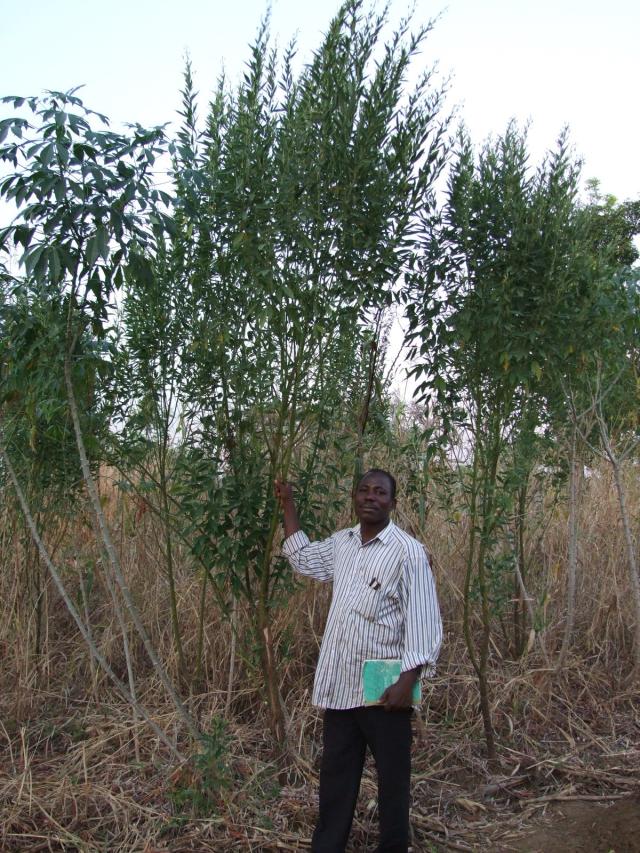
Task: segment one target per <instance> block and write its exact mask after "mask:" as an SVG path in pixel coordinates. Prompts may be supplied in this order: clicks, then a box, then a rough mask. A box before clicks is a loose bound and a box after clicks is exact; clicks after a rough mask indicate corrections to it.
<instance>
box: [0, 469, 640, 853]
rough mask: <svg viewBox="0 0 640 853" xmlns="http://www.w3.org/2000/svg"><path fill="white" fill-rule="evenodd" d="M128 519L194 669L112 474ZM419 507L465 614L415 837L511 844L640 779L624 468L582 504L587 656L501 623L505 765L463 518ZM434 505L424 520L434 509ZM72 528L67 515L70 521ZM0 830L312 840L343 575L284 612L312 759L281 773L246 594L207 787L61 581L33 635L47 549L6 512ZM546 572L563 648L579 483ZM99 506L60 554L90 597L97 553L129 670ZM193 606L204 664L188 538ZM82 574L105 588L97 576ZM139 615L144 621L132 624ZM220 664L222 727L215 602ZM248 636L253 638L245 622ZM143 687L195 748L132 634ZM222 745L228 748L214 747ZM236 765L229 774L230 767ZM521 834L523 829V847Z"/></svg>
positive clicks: (247, 847)
mask: <svg viewBox="0 0 640 853" xmlns="http://www.w3.org/2000/svg"><path fill="white" fill-rule="evenodd" d="M629 488H630V492H631V493H632V497H631V501H630V503H631V505H632V506H634V507H638V506H640V495H639V494H638V484H637V481H636V480H635V479H634V478H633V476H631V475H630V478H629ZM110 512H111V523H112V527H113V530H114V532H115V534H116V541H117V542H118V544H119V548H120V552H121V555H122V559H123V565H124V567H125V570H126V574H127V577H128V581H129V583H130V585H131V588H132V590H133V592H134V594H135V596H136V598H137V600H138V601H139V603H140V604H141V605H142V607H143V612H144V615H145V621H146V624H147V625H148V627H149V630H150V633H151V636H152V639H153V642H154V644H155V646H156V648H157V649H158V651H159V653H160V654H161V656H162V659H163V660H164V662H165V664H166V665H167V667H168V669H169V671H170V673H171V674H172V676H173V677H174V678H175V677H176V676H177V661H176V655H175V651H174V648H173V644H172V638H171V633H170V624H169V618H168V605H167V594H166V581H165V579H164V577H163V576H162V573H161V571H160V568H159V567H160V566H161V565H162V555H161V552H160V547H159V544H158V543H159V541H160V537H159V533H158V530H157V529H156V527H155V522H154V520H153V518H152V517H151V516H150V514H146V515H144V516H143V517H142V518H141V519H139V520H138V523H137V524H136V523H135V512H134V509H132V508H129V507H127V506H126V505H124V504H122V503H121V502H120V498H118V499H117V500H116V497H115V495H114V494H113V493H112V494H111V502H110ZM401 523H403V524H405V525H406V526H407V527H410V528H412V529H414V530H415V532H416V533H418V534H419V535H421V536H423V537H424V538H425V539H426V540H427V541H428V544H429V548H430V550H431V552H432V553H433V556H434V568H435V571H436V575H437V581H438V586H439V590H440V594H441V599H442V605H443V612H444V615H445V622H446V643H445V647H444V650H443V655H442V658H441V664H440V667H439V672H438V677H437V678H436V679H434V681H433V684H432V689H431V691H430V695H429V700H428V703H426V704H425V708H424V709H423V712H422V716H421V723H418V724H417V725H416V737H415V754H414V776H413V779H414V784H413V791H414V804H413V811H412V823H413V827H414V832H415V844H414V849H415V850H424V851H429V850H480V849H491V850H499V849H503V848H502V847H501V845H507V844H508V842H509V840H510V839H513V838H514V837H515V836H516V835H517V834H518V833H519V832H520V830H521V828H522V827H523V826H525V825H527V824H528V822H530V821H531V819H532V818H533V817H535V816H536V815H539V814H541V813H544V812H545V810H546V809H547V808H548V806H549V804H550V803H552V802H554V801H558V800H559V801H566V800H567V799H571V798H595V799H604V798H607V799H611V798H612V797H616V796H627V795H629V794H631V793H633V792H634V791H635V792H637V791H638V788H639V785H640V775H639V773H638V767H639V766H640V762H639V758H640V700H639V699H638V695H637V693H636V692H634V691H633V690H631V689H629V688H626V687H625V686H624V685H625V676H626V674H627V672H628V670H629V668H630V666H631V660H632V658H631V638H632V630H631V629H632V625H631V609H630V607H629V604H628V600H629V586H628V573H627V568H626V563H625V555H624V548H623V542H622V533H621V530H620V528H619V525H618V523H617V510H616V506H615V496H614V494H613V489H612V488H611V483H610V479H609V476H608V473H607V472H606V471H603V472H597V473H596V474H595V475H594V476H593V477H591V478H590V479H589V481H588V482H587V484H586V493H585V501H584V503H583V509H582V517H581V540H580V542H581V544H580V577H579V590H578V620H577V630H576V641H575V644H574V649H573V655H574V656H573V659H572V660H571V662H570V666H569V667H567V669H566V672H565V675H564V676H563V677H562V678H558V677H557V676H555V674H554V673H553V672H552V671H550V670H549V669H548V668H547V667H546V665H545V663H544V660H543V659H542V657H541V655H540V650H539V647H538V646H535V647H534V649H533V650H532V651H531V653H530V654H529V655H528V656H526V657H525V658H524V659H521V660H516V661H514V660H510V659H509V658H508V656H507V654H506V652H505V650H504V648H503V647H502V644H501V643H500V641H499V639H498V636H497V637H496V645H495V648H494V659H493V661H492V669H491V689H492V697H493V709H494V715H495V723H496V728H497V732H498V738H499V754H500V766H499V768H498V769H497V770H496V769H491V770H490V769H489V768H488V766H487V763H486V761H485V757H484V748H483V736H482V727H481V723H480V719H479V715H478V712H477V697H476V690H475V679H474V676H473V671H472V669H471V667H470V665H469V661H468V657H467V654H466V651H465V650H464V648H463V645H462V642H461V639H460V628H459V620H460V593H459V590H460V588H461V585H462V571H463V565H464V545H465V529H464V525H463V524H462V523H458V524H452V523H450V522H449V521H447V519H446V518H445V517H444V515H443V514H439V511H438V510H437V506H436V504H435V502H434V506H433V508H432V510H431V512H430V513H429V515H428V517H427V524H426V525H423V526H421V525H420V523H419V520H418V519H417V517H416V516H415V515H414V514H412V512H411V511H410V509H408V508H405V511H404V516H403V517H401ZM423 527H424V529H423ZM52 535H54V534H52ZM0 548H1V549H2V550H1V552H0V559H1V560H2V573H1V575H0V587H1V588H0V593H1V594H2V600H3V602H4V608H3V619H2V622H1V624H0V655H1V663H0V720H1V725H0V849H2V850H7V851H23V850H33V851H35V850H50V851H76V850H77V851H87V853H88V851H101V853H102V851H105V853H106V851H146V853H154V851H155V853H160V851H172V853H177V851H187V850H191V851H216V853H226V851H232V850H237V851H271V850H273V851H275V850H299V849H308V840H309V838H310V835H311V830H312V826H313V820H314V816H315V808H316V793H315V792H316V788H317V766H318V753H319V732H320V717H319V713H318V712H317V711H316V710H315V709H313V708H312V707H311V706H310V703H309V695H310V688H311V683H312V676H313V663H314V660H315V657H316V655H317V649H318V643H319V638H320V634H321V630H322V624H323V620H324V616H325V614H326V609H327V604H328V598H327V591H326V590H325V589H323V588H318V587H315V586H313V585H305V586H304V587H300V588H298V589H297V590H296V591H295V592H294V593H293V594H292V597H291V599H290V600H289V601H288V602H287V607H286V608H284V607H283V608H281V609H280V611H279V612H278V614H277V616H276V623H275V626H274V629H275V633H276V635H277V636H278V637H279V640H280V654H281V659H282V692H283V696H284V697H285V702H286V707H287V710H288V712H289V714H290V718H291V725H290V742H291V746H292V753H293V755H294V756H295V761H294V762H293V764H292V766H291V767H290V769H289V773H288V777H287V778H283V776H282V774H281V773H279V772H278V768H277V767H276V766H275V764H274V762H273V749H272V743H271V739H270V736H269V733H268V726H267V720H266V708H265V704H264V701H263V699H262V694H261V692H260V689H259V671H258V668H257V663H256V660H255V655H253V654H252V650H251V647H252V644H251V641H250V631H249V625H248V622H247V617H246V614H245V613H244V612H243V611H242V609H240V610H239V612H238V617H237V618H238V624H239V634H240V639H241V642H240V647H241V650H242V655H241V657H240V659H239V661H238V662H237V665H236V670H235V674H234V679H233V682H232V684H231V697H230V698H231V705H230V711H229V714H228V715H227V719H226V725H227V728H226V736H225V737H226V740H225V737H222V736H221V737H220V738H219V739H218V741H217V744H218V746H219V750H220V751H219V754H218V755H214V756H213V758H211V756H210V758H211V761H210V765H209V768H208V772H209V779H210V780H211V779H213V780H214V782H215V780H217V783H220V784H217V783H216V784H212V785H210V786H209V789H208V790H207V791H205V792H204V793H200V794H198V793H197V791H198V781H199V775H198V774H201V773H203V772H207V771H206V770H205V771H203V769H202V765H200V766H198V765H194V764H193V763H188V764H184V765H179V764H176V761H175V759H174V758H172V757H171V755H170V754H169V753H168V750H167V748H166V747H165V746H164V745H163V744H162V743H160V742H159V740H158V739H157V737H156V736H154V734H153V732H151V731H150V729H149V727H148V726H146V725H145V724H143V723H141V722H140V721H139V720H137V719H136V717H135V715H134V714H133V712H132V710H131V708H129V707H128V706H127V705H126V704H125V703H123V702H122V701H121V700H120V699H119V698H118V697H117V695H116V694H115V693H114V691H113V690H112V688H111V686H110V685H109V684H108V683H107V682H106V680H105V678H104V676H103V675H102V674H101V673H100V672H99V671H98V670H96V669H95V668H94V667H93V666H92V665H91V664H90V662H89V659H88V655H87V653H86V650H85V648H84V646H83V644H82V643H81V641H80V639H79V637H78V635H77V631H76V629H75V626H74V625H73V623H72V622H71V620H70V618H69V616H68V614H67V613H66V611H65V610H64V608H63V607H62V606H61V603H60V601H59V599H58V597H57V594H56V593H55V591H54V589H53V588H52V586H51V585H50V584H49V583H46V584H45V586H44V589H43V591H42V593H43V598H42V602H43V608H44V613H45V618H44V619H43V623H42V629H43V630H42V633H41V641H40V650H39V653H37V654H36V652H35V651H34V638H35V635H36V631H35V615H34V599H33V594H32V592H29V590H28V588H27V586H26V583H25V577H26V571H27V569H28V556H27V551H26V550H25V545H24V542H23V540H22V538H21V537H20V536H19V535H18V532H17V529H16V527H15V525H14V524H13V522H11V521H10V519H9V518H8V516H7V517H5V519H4V523H3V525H2V538H1V539H0ZM529 557H530V566H531V578H532V579H535V585H536V589H535V590H534V591H535V592H536V593H537V594H540V595H541V592H542V590H546V592H547V596H546V599H545V600H544V601H542V599H541V605H540V607H541V611H540V612H541V614H542V615H543V616H544V620H545V621H544V624H545V633H544V637H545V642H546V644H547V649H548V650H549V652H550V654H551V658H552V660H553V659H554V657H555V655H556V654H557V649H558V647H559V643H560V641H561V630H562V625H563V595H564V582H565V577H564V566H565V563H566V513H565V511H564V509H563V507H562V505H561V504H560V505H559V506H558V508H557V509H556V510H555V512H554V514H553V516H552V517H551V518H550V519H549V522H548V524H547V525H546V526H545V528H544V535H543V536H542V537H541V538H539V539H538V540H537V541H536V542H535V543H534V545H533V546H532V550H531V553H530V554H529ZM99 559H100V557H99V554H98V553H97V552H96V549H95V543H94V540H93V537H92V534H91V530H90V527H89V526H88V524H87V523H86V522H84V521H83V520H82V519H78V520H77V523H75V524H74V525H73V526H72V527H71V528H70V533H69V535H68V537H67V538H66V540H65V542H64V543H63V545H61V546H60V549H59V551H58V554H57V562H58V564H59V565H60V566H62V567H63V568H64V573H65V577H66V580H67V582H68V584H69V587H70V589H71V590H72V591H73V594H74V596H75V598H76V601H79V602H81V601H82V581H83V578H84V581H85V583H86V579H87V577H88V573H89V570H90V569H91V567H92V566H93V567H95V581H94V583H93V588H92V589H91V590H90V591H89V594H88V596H87V601H86V612H87V613H88V614H89V615H90V620H91V624H92V626H93V630H94V636H95V638H96V641H97V642H98V644H99V646H100V649H101V651H102V652H103V653H104V654H105V655H106V656H107V658H108V659H109V661H110V663H111V665H112V666H113V667H114V669H115V670H116V672H117V673H118V674H119V675H120V676H122V677H126V671H125V661H124V657H123V653H122V640H121V636H120V633H119V629H118V626H117V624H116V623H115V620H114V619H113V617H112V615H111V611H110V607H109V598H108V593H107V591H106V590H105V588H104V587H103V584H102V582H101V580H100V578H101V574H100V564H99ZM178 564H179V569H180V571H179V578H178V594H179V612H180V618H181V626H182V632H183V639H184V645H185V653H186V656H187V659H188V661H189V663H190V665H193V664H194V658H195V649H196V627H195V626H196V625H197V614H198V602H199V594H200V587H199V583H198V579H197V577H196V576H195V575H194V574H193V572H192V570H191V569H190V567H189V561H188V558H187V555H186V553H183V554H180V553H178ZM85 593H87V589H86V588H85ZM132 636H133V635H132ZM205 636H206V647H205V667H204V669H203V673H202V678H201V682H200V683H199V684H198V685H197V689H195V690H194V691H193V692H192V694H191V695H189V696H187V697H186V698H187V704H188V706H189V709H190V711H191V713H192V714H193V716H194V717H195V718H196V719H197V720H198V722H199V725H200V726H201V728H202V729H203V730H204V731H216V726H217V722H216V721H217V720H219V719H220V718H221V717H222V716H223V715H224V709H225V704H226V701H227V691H228V687H229V684H228V678H229V663H230V647H231V628H230V625H229V623H228V620H226V619H225V618H224V617H223V616H222V615H221V614H220V612H219V611H218V610H217V608H216V607H215V605H214V603H213V601H212V600H211V601H209V602H208V607H207V625H206V635H205ZM243 640H244V642H242V641H243ZM132 648H133V654H134V660H135V670H136V677H137V689H138V694H139V698H140V700H141V702H142V703H143V705H144V706H145V707H146V708H147V709H148V710H149V711H150V712H151V713H152V715H153V718H154V720H155V721H156V723H157V724H158V725H159V726H160V727H161V728H162V729H163V731H165V732H166V733H167V734H168V735H169V737H170V738H171V739H172V740H173V741H174V742H175V743H176V744H177V745H178V746H179V747H180V749H181V751H183V752H184V753H186V754H191V755H193V753H194V745H193V744H192V743H190V742H189V740H188V737H187V736H186V734H185V732H184V730H183V727H182V726H181V724H180V722H179V720H178V719H177V717H176V714H175V712H174V710H173V708H172V706H171V705H170V704H169V703H168V701H167V699H166V697H165V696H164V694H163V692H162V690H161V688H160V686H159V684H158V682H157V679H156V678H155V676H154V674H153V672H152V670H151V668H150V666H149V664H148V661H147V660H146V658H145V656H144V653H143V651H142V649H141V648H140V647H139V644H137V643H133V646H132ZM214 752H215V750H214ZM222 782H224V784H222ZM375 790H376V788H375V774H374V772H373V769H372V767H371V766H369V765H368V766H367V769H366V773H365V778H364V780H363V786H362V791H361V797H360V801H359V808H358V812H357V814H356V819H355V823H354V831H353V839H352V843H351V850H353V851H366V850H369V849H372V848H373V846H374V839H375V833H376V807H375ZM505 849H506V847H505Z"/></svg>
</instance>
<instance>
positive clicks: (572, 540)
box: [556, 424, 580, 672]
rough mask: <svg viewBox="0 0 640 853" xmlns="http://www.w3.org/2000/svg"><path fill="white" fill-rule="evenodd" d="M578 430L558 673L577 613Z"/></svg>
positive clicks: (574, 441)
mask: <svg viewBox="0 0 640 853" xmlns="http://www.w3.org/2000/svg"><path fill="white" fill-rule="evenodd" d="M577 443H578V428H577V425H575V424H574V427H573V432H572V434H571V467H570V471H569V521H568V534H569V537H568V538H569V559H568V564H567V621H566V622H565V626H564V637H563V639H562V648H561V649H560V656H559V658H558V663H557V665H556V672H561V671H562V669H563V668H564V665H565V663H566V659H567V654H568V653H569V647H570V646H571V640H572V637H573V629H574V624H575V613H576V574H577V565H578V484H579V478H580V471H579V460H578V453H577Z"/></svg>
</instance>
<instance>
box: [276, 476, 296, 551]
mask: <svg viewBox="0 0 640 853" xmlns="http://www.w3.org/2000/svg"><path fill="white" fill-rule="evenodd" d="M273 491H274V493H275V496H276V498H277V500H278V503H279V504H280V507H281V509H282V515H283V517H284V536H285V539H286V538H288V537H289V536H291V534H292V533H296V532H297V531H298V530H300V522H299V521H298V513H297V511H296V505H295V501H294V500H293V487H292V486H291V483H287V482H286V481H284V480H275V482H274V484H273Z"/></svg>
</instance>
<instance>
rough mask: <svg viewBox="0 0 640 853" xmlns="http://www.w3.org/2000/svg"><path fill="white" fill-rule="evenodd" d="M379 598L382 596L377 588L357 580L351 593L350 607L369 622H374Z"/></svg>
mask: <svg viewBox="0 0 640 853" xmlns="http://www.w3.org/2000/svg"><path fill="white" fill-rule="evenodd" d="M381 600H382V596H381V594H380V590H379V589H374V588H373V587H372V586H367V585H366V584H365V583H363V582H362V581H359V582H358V583H357V584H356V588H355V590H354V593H353V599H352V606H351V609H352V610H353V612H354V613H357V614H358V615H359V616H362V617H363V618H364V619H367V620H368V621H369V622H375V621H376V619H377V618H378V611H379V610H380V602H381Z"/></svg>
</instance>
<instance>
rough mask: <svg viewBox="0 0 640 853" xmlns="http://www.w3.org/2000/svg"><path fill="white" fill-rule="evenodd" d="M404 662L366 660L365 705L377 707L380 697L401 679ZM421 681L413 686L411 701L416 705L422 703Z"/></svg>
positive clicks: (364, 675)
mask: <svg viewBox="0 0 640 853" xmlns="http://www.w3.org/2000/svg"><path fill="white" fill-rule="evenodd" d="M401 666H402V661H399V660H366V661H365V662H364V663H363V665H362V687H363V690H364V704H365V705H377V704H378V702H379V700H380V697H381V696H382V694H383V693H384V691H385V690H386V689H387V687H389V685H390V684H395V682H396V681H397V680H398V678H399V677H400V672H401ZM420 698H421V691H420V679H418V680H417V681H416V683H415V684H414V685H413V693H412V694H411V701H412V702H413V704H414V705H417V704H418V703H419V702H420Z"/></svg>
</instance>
